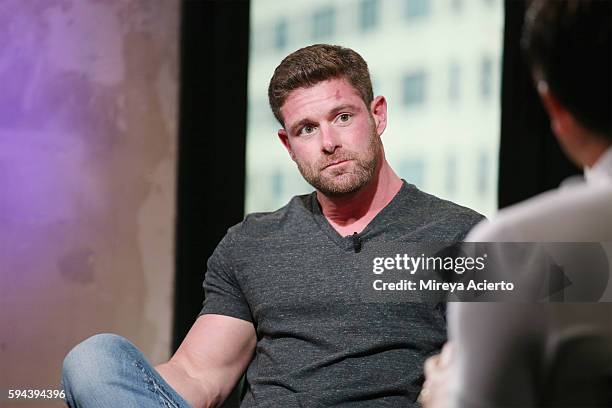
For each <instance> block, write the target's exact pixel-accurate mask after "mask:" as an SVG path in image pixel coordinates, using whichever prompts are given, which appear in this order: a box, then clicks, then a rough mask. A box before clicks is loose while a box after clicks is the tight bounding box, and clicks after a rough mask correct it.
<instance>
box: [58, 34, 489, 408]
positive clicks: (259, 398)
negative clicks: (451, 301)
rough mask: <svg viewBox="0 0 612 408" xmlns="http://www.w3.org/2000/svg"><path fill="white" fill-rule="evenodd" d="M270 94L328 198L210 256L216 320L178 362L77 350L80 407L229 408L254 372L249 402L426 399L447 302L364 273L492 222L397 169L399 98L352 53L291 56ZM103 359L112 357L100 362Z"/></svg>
mask: <svg viewBox="0 0 612 408" xmlns="http://www.w3.org/2000/svg"><path fill="white" fill-rule="evenodd" d="M268 96H269V101H270V106H271V108H272V111H273V113H274V115H275V116H276V118H277V119H278V121H279V123H280V124H281V126H282V128H281V129H280V130H279V131H278V136H279V138H280V140H281V142H282V143H283V145H284V146H285V148H286V149H287V151H288V153H289V155H290V157H291V159H292V160H293V161H294V162H295V163H296V165H297V167H298V169H299V171H300V173H301V174H302V175H303V177H304V178H305V179H306V181H308V182H309V183H310V184H311V185H312V186H313V187H314V188H315V190H316V191H315V192H314V193H312V194H310V195H306V196H300V197H294V198H293V199H292V200H291V201H290V202H289V204H287V205H286V206H285V207H283V208H281V209H280V210H278V211H276V212H273V213H267V214H252V215H250V216H248V217H246V219H245V220H244V221H243V222H242V223H240V224H238V225H237V226H235V227H232V228H231V229H230V230H229V231H228V233H227V235H226V236H225V238H223V240H222V241H221V243H220V244H219V246H218V247H217V249H216V250H215V252H214V254H213V255H212V257H211V258H210V259H209V261H208V269H207V272H206V278H205V283H204V288H205V302H204V307H203V309H202V312H201V314H200V316H199V317H198V319H197V320H196V322H195V323H194V325H193V327H192V328H191V330H190V331H189V333H188V334H187V336H186V337H185V339H184V341H183V343H182V344H181V346H180V347H179V349H178V350H177V352H176V353H175V354H174V356H173V357H172V358H171V359H170V361H168V362H167V363H164V364H161V365H159V366H157V367H155V369H153V368H152V367H150V366H148V365H147V364H146V361H144V359H143V358H142V357H141V356H140V354H139V353H138V352H137V350H136V349H135V348H134V347H133V345H131V344H126V343H127V342H126V341H124V340H121V339H118V338H117V337H116V336H115V337H112V336H111V337H109V336H106V337H97V338H95V339H93V340H91V341H86V342H84V343H82V344H81V345H79V346H77V348H75V350H73V351H72V352H71V353H70V354H69V356H68V357H67V358H66V361H65V365H64V379H63V381H64V388H65V389H66V391H67V400H68V402H69V404H70V405H71V406H79V405H81V406H82V405H86V402H84V401H94V400H95V401H96V403H98V402H99V401H102V400H104V401H108V400H109V398H110V399H112V398H121V400H122V401H123V404H126V401H128V400H129V401H135V402H134V403H133V404H132V405H133V406H145V405H147V404H148V402H149V401H152V400H154V399H158V400H161V401H164V403H166V404H170V405H171V406H181V407H182V406H188V405H192V406H195V407H204V406H206V407H208V406H216V405H218V404H219V403H220V402H221V401H223V400H224V399H225V398H226V397H227V395H228V394H229V393H230V391H231V390H232V388H233V387H234V385H235V384H236V382H237V381H238V379H239V378H240V377H241V375H242V374H243V373H244V372H245V370H246V380H247V384H248V390H247V392H246V395H245V397H244V400H243V403H242V406H243V407H324V406H331V405H339V406H347V407H349V406H351V407H353V406H354V407H357V406H360V407H363V406H376V407H383V406H402V407H410V406H415V405H416V402H415V401H416V398H417V395H418V394H419V391H420V388H421V384H422V381H423V379H422V369H421V367H422V364H423V361H424V360H425V358H426V357H428V356H430V355H432V354H434V353H436V352H437V351H438V350H439V348H440V347H441V345H442V344H443V343H444V341H445V339H446V328H445V318H444V307H443V306H441V305H440V304H436V303H435V302H433V303H426V302H417V301H416V299H415V300H414V301H411V298H410V297H408V298H407V299H406V298H404V300H403V301H401V302H392V301H378V300H377V298H376V297H375V296H371V294H369V296H368V294H367V293H366V292H365V291H363V290H361V289H360V288H361V286H360V283H361V282H363V279H364V275H368V273H367V272H368V271H367V269H364V268H367V267H368V265H369V267H370V269H371V265H372V257H373V256H377V254H380V255H382V253H383V252H385V248H386V247H387V246H389V245H398V244H400V245H401V244H407V243H415V242H456V241H458V240H462V239H463V237H464V236H465V235H466V234H467V232H468V231H469V230H470V228H471V227H472V226H473V225H475V224H476V223H478V222H479V221H480V220H481V219H482V216H481V215H479V214H477V213H476V212H474V211H472V210H469V209H467V208H464V207H460V206H458V205H456V204H453V203H451V202H448V201H444V200H441V199H438V198H436V197H434V196H431V195H429V194H426V193H423V192H421V191H419V190H418V189H417V188H416V187H415V186H413V185H411V184H408V183H406V182H405V181H403V180H401V179H400V178H399V177H398V176H397V174H396V173H395V172H394V171H393V169H392V168H391V167H390V166H389V163H388V162H387V160H386V159H385V152H384V149H383V145H382V142H381V135H382V133H383V132H384V130H385V127H386V124H387V102H386V100H385V98H384V97H383V96H377V97H374V96H373V93H372V85H371V81H370V75H369V72H368V68H367V64H366V63H365V61H364V60H363V59H362V58H361V56H359V55H358V54H357V53H356V52H354V51H353V50H350V49H347V48H342V47H338V46H331V45H324V44H319V45H313V46H310V47H306V48H303V49H300V50H298V51H296V52H294V53H292V54H291V55H289V56H288V57H286V58H285V59H284V60H283V61H282V62H281V64H280V65H279V66H278V67H277V68H276V70H275V72H274V75H273V77H272V79H271V81H270V86H269V89H268ZM370 274H371V270H370ZM96 350H105V351H104V353H98V354H97V355H96V357H95V358H94V357H92V354H95V353H96ZM106 353H108V355H112V356H117V355H125V356H127V357H126V358H127V360H126V361H129V360H130V359H136V360H135V362H134V365H133V366H134V367H137V368H138V370H136V371H135V370H132V371H129V373H126V371H125V370H126V365H125V364H123V365H121V364H118V363H117V364H114V365H113V364H110V363H108V361H109V359H108V358H106V357H105V356H106ZM92 361H94V362H95V363H96V364H98V365H103V366H104V367H105V368H104V370H99V372H98V374H99V373H100V371H101V372H102V373H103V376H104V378H107V377H108V378H109V379H110V380H109V381H105V380H102V379H101V378H100V375H98V376H97V377H95V380H92V381H95V384H96V386H95V387H86V391H83V390H84V388H83V387H82V386H81V387H79V386H78V385H77V384H78V383H77V382H76V381H77V380H75V378H76V376H77V374H76V373H77V372H79V374H81V375H82V372H83V369H82V367H84V365H85V364H89V365H91V362H92ZM111 361H114V360H112V358H111ZM115 366H116V367H115ZM109 367H110V368H109ZM79 370H80V371H79ZM113 370H114V371H113ZM136 374H137V375H136ZM128 377H129V379H128ZM143 378H145V379H146V381H145V383H142V381H143V380H142V379H143ZM80 381H81V382H82V381H83V380H80ZM86 381H87V383H88V384H89V383H90V381H89V380H86ZM137 382H140V383H142V386H135V385H134V384H135V383H137ZM100 383H102V384H103V386H100ZM145 389H148V390H150V392H148V393H147V392H145V391H144V390H145ZM151 395H154V397H152V396H151ZM139 404H140V405H139ZM111 405H112V404H111ZM128 405H129V404H128ZM128 405H124V406H128ZM130 406H131V405H130Z"/></svg>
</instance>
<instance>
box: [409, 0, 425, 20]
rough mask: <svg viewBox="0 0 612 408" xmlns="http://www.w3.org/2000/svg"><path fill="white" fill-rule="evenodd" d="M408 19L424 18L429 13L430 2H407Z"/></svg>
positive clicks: (415, 0)
mask: <svg viewBox="0 0 612 408" xmlns="http://www.w3.org/2000/svg"><path fill="white" fill-rule="evenodd" d="M405 7H406V9H405V10H406V18H408V19H412V18H414V17H423V16H426V15H427V14H428V13H429V0H405Z"/></svg>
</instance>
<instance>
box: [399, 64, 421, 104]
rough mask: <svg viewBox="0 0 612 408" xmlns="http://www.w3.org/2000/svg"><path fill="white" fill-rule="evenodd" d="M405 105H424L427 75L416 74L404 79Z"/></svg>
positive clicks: (408, 75)
mask: <svg viewBox="0 0 612 408" xmlns="http://www.w3.org/2000/svg"><path fill="white" fill-rule="evenodd" d="M403 88H404V89H403V90H404V96H403V98H402V100H403V102H404V105H406V106H415V105H422V104H423V103H424V102H425V73H424V72H415V73H412V74H407V75H406V76H405V77H404V84H403Z"/></svg>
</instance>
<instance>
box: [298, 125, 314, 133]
mask: <svg viewBox="0 0 612 408" xmlns="http://www.w3.org/2000/svg"><path fill="white" fill-rule="evenodd" d="M314 130H315V128H314V126H311V125H306V126H304V127H303V128H302V130H300V132H299V133H301V134H305V135H307V134H310V133H312V132H314Z"/></svg>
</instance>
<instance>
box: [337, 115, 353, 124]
mask: <svg viewBox="0 0 612 408" xmlns="http://www.w3.org/2000/svg"><path fill="white" fill-rule="evenodd" d="M349 119H351V114H350V113H342V114H340V115H339V116H338V120H339V121H340V122H348V121H349Z"/></svg>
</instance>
